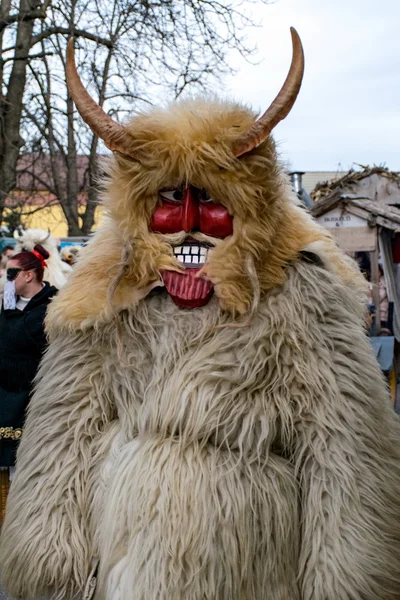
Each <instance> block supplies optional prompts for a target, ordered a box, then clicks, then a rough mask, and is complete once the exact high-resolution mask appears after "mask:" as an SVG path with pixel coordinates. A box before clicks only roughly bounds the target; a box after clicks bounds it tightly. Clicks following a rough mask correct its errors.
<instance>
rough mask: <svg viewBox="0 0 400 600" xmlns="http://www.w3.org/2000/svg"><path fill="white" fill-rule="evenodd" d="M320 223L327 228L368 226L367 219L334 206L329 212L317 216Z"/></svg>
mask: <svg viewBox="0 0 400 600" xmlns="http://www.w3.org/2000/svg"><path fill="white" fill-rule="evenodd" d="M317 221H318V223H320V224H321V225H322V226H323V227H326V229H339V228H348V227H365V226H367V227H368V224H367V222H366V221H365V219H362V218H361V217H357V216H356V215H352V214H351V213H349V212H347V211H346V210H342V209H340V208H334V209H333V210H330V211H329V212H327V213H325V214H324V215H321V216H320V217H318V218H317Z"/></svg>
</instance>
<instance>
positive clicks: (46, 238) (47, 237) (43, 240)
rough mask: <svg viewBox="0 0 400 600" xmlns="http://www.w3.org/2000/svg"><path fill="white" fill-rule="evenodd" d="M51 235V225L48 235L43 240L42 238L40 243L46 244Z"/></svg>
mask: <svg viewBox="0 0 400 600" xmlns="http://www.w3.org/2000/svg"><path fill="white" fill-rule="evenodd" d="M50 235H51V231H50V227H48V228H47V235H46V236H45V237H44V238H43V239H42V240H40V242H39V244H44V242H45V241H46V240H48V239H49V237H50Z"/></svg>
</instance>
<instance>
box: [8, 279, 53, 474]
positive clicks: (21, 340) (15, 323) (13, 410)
mask: <svg viewBox="0 0 400 600" xmlns="http://www.w3.org/2000/svg"><path fill="white" fill-rule="evenodd" d="M56 293H57V289H56V288H55V287H53V286H50V285H49V284H48V283H45V285H44V287H43V288H42V290H41V291H40V292H39V293H38V294H36V296H33V298H31V300H30V301H29V302H28V304H27V305H26V307H25V309H24V310H23V311H21V310H18V309H15V310H4V307H3V306H2V307H1V313H0V466H12V465H14V463H15V453H16V450H17V446H18V439H19V437H20V435H21V429H22V426H23V423H24V418H25V411H26V407H27V406H28V402H29V399H30V396H31V392H32V381H33V379H34V377H35V375H36V371H37V369H38V366H39V363H40V359H41V357H42V354H43V351H44V350H45V348H46V344H47V340H46V335H45V332H44V318H45V315H46V310H47V307H48V305H49V302H50V300H51V298H52V297H53V296H54V295H55V294H56Z"/></svg>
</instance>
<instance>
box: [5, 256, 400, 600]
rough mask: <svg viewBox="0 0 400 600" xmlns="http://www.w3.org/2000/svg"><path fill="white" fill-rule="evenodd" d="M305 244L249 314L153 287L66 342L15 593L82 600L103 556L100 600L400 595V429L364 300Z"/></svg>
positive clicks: (42, 433) (20, 535)
mask: <svg viewBox="0 0 400 600" xmlns="http://www.w3.org/2000/svg"><path fill="white" fill-rule="evenodd" d="M309 256H310V255H308V259H307V260H304V259H303V258H302V257H299V259H298V260H297V261H294V262H293V263H292V264H290V265H288V266H287V268H286V278H285V281H284V283H283V284H282V285H281V286H277V287H276V288H274V289H271V290H270V291H269V292H268V293H267V294H266V295H265V297H264V298H263V299H262V300H261V302H260V303H259V306H258V308H257V310H256V311H255V313H254V315H253V317H252V319H251V320H249V321H247V322H243V323H242V324H241V325H240V326H238V323H237V322H236V321H235V320H234V319H233V318H232V317H231V316H230V315H229V314H228V313H227V312H224V311H222V310H221V309H220V307H219V305H218V300H217V298H214V299H213V300H212V301H211V302H210V303H209V304H208V305H207V306H205V307H204V308H201V309H196V310H193V311H188V310H181V309H179V308H177V307H176V306H175V305H174V304H173V303H172V301H171V299H170V298H169V297H168V296H167V294H166V293H165V291H164V290H162V289H155V290H153V291H152V292H151V293H150V295H148V296H147V298H145V299H144V300H142V301H141V302H139V303H138V304H137V306H136V307H135V308H132V309H126V310H123V311H120V312H119V313H118V314H116V315H115V317H114V318H113V319H110V320H109V321H107V322H102V323H100V322H99V323H98V324H97V325H96V326H92V327H90V328H88V329H86V330H85V331H83V330H77V329H75V330H72V329H71V330H70V331H69V333H67V332H66V331H65V330H64V331H63V333H62V334H61V333H59V334H56V333H55V334H54V335H53V337H52V341H51V345H50V347H49V350H48V351H47V353H46V355H45V358H44V361H43V363H42V367H41V370H40V373H39V382H38V388H37V392H36V394H35V396H34V398H33V400H32V402H31V404H30V407H29V414H28V418H27V423H26V431H25V435H24V437H23V440H22V442H21V446H20V449H19V453H18V466H17V473H16V477H15V480H14V482H13V484H12V487H11V492H10V496H9V501H8V505H7V515H6V522H5V525H4V529H3V533H2V542H1V567H0V569H1V573H2V576H3V583H4V584H5V585H6V587H7V589H8V590H9V592H10V594H11V595H13V596H14V597H20V598H30V599H32V600H33V599H39V598H41V597H43V596H45V597H54V598H72V597H75V595H76V594H80V593H82V590H83V588H84V586H85V583H86V580H87V578H88V576H89V573H90V571H91V568H92V567H93V565H94V564H95V563H96V562H97V561H99V569H98V581H97V588H96V592H95V598H96V600H156V599H157V600H182V599H184V598H185V599H190V600H205V599H207V600H378V599H379V600H399V599H400V568H399V564H400V444H399V439H400V427H399V422H398V420H397V417H396V416H395V415H394V413H393V411H392V408H391V406H390V401H389V396H388V391H387V389H386V387H385V383H384V381H383V379H382V376H381V373H380V371H379V368H378V365H377V363H376V360H375V358H374V357H373V354H372V351H371V348H370V344H369V341H368V338H367V337H366V335H365V331H364V328H363V326H364V309H363V307H362V306H361V304H360V302H359V300H358V299H357V297H356V296H355V294H354V293H353V292H352V291H351V290H350V289H349V287H348V286H347V285H346V284H345V283H344V282H343V280H342V279H341V278H340V277H339V276H338V275H337V274H335V273H334V272H332V271H331V270H330V269H329V268H327V266H326V265H325V264H324V263H323V261H321V260H318V259H317V260H315V261H312V260H311V261H310V260H309ZM48 372H51V377H47V376H46V374H47V373H48ZM66 374H68V376H66Z"/></svg>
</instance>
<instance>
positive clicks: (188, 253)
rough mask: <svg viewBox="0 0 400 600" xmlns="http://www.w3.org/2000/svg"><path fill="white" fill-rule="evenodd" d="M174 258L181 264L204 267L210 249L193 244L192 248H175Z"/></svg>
mask: <svg viewBox="0 0 400 600" xmlns="http://www.w3.org/2000/svg"><path fill="white" fill-rule="evenodd" d="M173 251H174V256H175V257H176V258H177V259H178V260H179V262H180V263H182V264H184V265H187V266H188V267H189V266H195V265H196V267H197V266H202V265H204V263H205V261H206V258H207V253H208V248H205V247H204V246H198V245H196V244H191V245H190V246H173Z"/></svg>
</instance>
